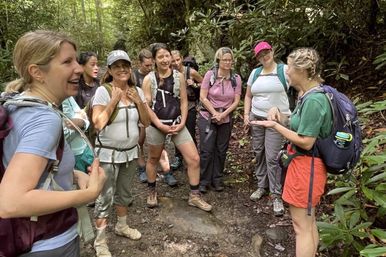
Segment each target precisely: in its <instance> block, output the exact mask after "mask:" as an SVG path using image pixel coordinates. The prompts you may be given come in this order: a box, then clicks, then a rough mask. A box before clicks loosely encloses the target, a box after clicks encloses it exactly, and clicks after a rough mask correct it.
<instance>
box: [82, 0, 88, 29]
mask: <svg viewBox="0 0 386 257" xmlns="http://www.w3.org/2000/svg"><path fill="white" fill-rule="evenodd" d="M81 3H82V16H83V21H84V22H85V23H86V22H87V20H86V7H85V5H84V0H82V1H81Z"/></svg>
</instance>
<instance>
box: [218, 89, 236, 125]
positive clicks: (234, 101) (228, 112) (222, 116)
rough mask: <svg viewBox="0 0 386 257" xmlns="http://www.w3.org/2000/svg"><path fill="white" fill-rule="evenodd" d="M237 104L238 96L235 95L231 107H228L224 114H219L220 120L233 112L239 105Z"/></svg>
mask: <svg viewBox="0 0 386 257" xmlns="http://www.w3.org/2000/svg"><path fill="white" fill-rule="evenodd" d="M239 103H240V95H239V94H235V99H234V100H233V103H232V104H231V106H229V107H228V108H227V109H226V110H225V111H224V112H222V113H221V119H223V118H225V117H226V116H228V115H229V114H230V113H231V112H233V111H234V110H235V109H236V107H237V106H238V105H239Z"/></svg>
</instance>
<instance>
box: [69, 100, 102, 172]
mask: <svg viewBox="0 0 386 257" xmlns="http://www.w3.org/2000/svg"><path fill="white" fill-rule="evenodd" d="M62 110H63V113H64V114H65V115H66V116H67V117H68V118H69V119H70V120H71V122H72V123H74V125H75V126H77V127H78V128H80V129H83V130H86V129H87V128H88V126H89V125H90V121H89V120H88V118H87V115H86V113H85V112H84V111H83V110H82V109H80V107H79V105H78V104H77V103H76V102H75V99H74V97H72V96H71V97H68V98H67V99H65V100H64V101H63V103H62ZM71 122H69V121H65V124H64V126H63V127H64V128H63V129H64V136H65V138H66V141H67V143H68V144H69V145H70V148H71V150H72V151H73V153H74V156H75V169H76V170H80V171H83V172H86V173H87V167H89V166H90V165H91V164H92V162H93V160H94V154H93V152H92V150H91V149H90V147H88V145H87V143H86V141H85V139H84V138H82V136H81V135H80V134H79V132H78V131H77V129H76V128H75V127H74V126H73V124H72V123H71Z"/></svg>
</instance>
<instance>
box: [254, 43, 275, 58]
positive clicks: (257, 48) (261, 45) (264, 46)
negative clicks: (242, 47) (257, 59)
mask: <svg viewBox="0 0 386 257" xmlns="http://www.w3.org/2000/svg"><path fill="white" fill-rule="evenodd" d="M254 50H255V56H257V55H258V54H259V53H260V52H261V51H263V50H272V46H271V45H270V44H268V42H266V41H261V42H260V43H258V44H257V45H256V46H255V49H254Z"/></svg>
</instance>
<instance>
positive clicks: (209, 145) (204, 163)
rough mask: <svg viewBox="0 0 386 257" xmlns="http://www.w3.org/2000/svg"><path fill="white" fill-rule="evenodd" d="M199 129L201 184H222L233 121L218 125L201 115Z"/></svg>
mask: <svg viewBox="0 0 386 257" xmlns="http://www.w3.org/2000/svg"><path fill="white" fill-rule="evenodd" d="M209 125H210V126H209ZM207 128H209V131H208V130H207ZM198 129H199V133H200V168H201V176H200V185H204V186H207V185H210V184H213V185H218V184H221V183H222V173H223V171H224V165H225V159H226V153H227V150H228V145H229V139H230V136H231V130H232V121H231V122H229V123H223V124H221V125H217V124H216V123H209V121H208V120H206V119H205V118H204V117H202V116H201V115H199V118H198Z"/></svg>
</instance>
